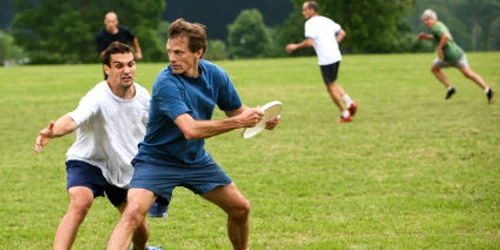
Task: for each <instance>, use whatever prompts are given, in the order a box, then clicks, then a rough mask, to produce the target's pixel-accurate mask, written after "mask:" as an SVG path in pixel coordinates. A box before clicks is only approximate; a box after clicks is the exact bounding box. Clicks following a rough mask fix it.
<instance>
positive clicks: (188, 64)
mask: <svg viewBox="0 0 500 250" xmlns="http://www.w3.org/2000/svg"><path fill="white" fill-rule="evenodd" d="M202 51H203V50H202V49H200V50H199V51H197V52H194V53H193V52H191V50H189V41H188V38H187V37H186V36H178V37H174V38H169V39H168V41H167V53H168V58H169V60H170V65H171V66H172V72H173V73H174V74H176V75H177V74H185V73H186V72H187V71H190V70H193V68H194V67H197V65H198V63H197V62H198V60H200V58H201V55H202V54H203V53H202Z"/></svg>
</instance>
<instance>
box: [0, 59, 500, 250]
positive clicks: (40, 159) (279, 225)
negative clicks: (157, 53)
mask: <svg viewBox="0 0 500 250" xmlns="http://www.w3.org/2000/svg"><path fill="white" fill-rule="evenodd" d="M434 57H435V55H433V54H418V55H414V54H405V55H363V56H361V55H359V56H358V55H356V56H345V57H344V61H343V62H342V65H341V68H340V79H339V83H340V84H341V85H342V86H343V87H344V88H345V89H346V91H347V92H348V93H349V94H350V96H351V97H353V98H354V99H355V100H356V101H357V102H358V105H359V109H358V114H356V116H355V118H354V121H353V122H352V123H351V124H341V125H338V124H336V123H335V120H336V119H337V118H338V116H339V112H338V110H336V109H335V108H334V105H333V103H332V101H331V100H330V99H329V97H328V95H327V93H326V91H325V89H324V87H323V84H322V81H321V78H320V74H319V68H318V67H317V65H316V58H313V57H311V58H294V59H278V60H252V61H234V62H231V61H227V62H220V63H219V64H220V65H221V66H222V67H224V68H225V69H226V70H227V72H228V73H229V75H230V76H231V78H232V80H233V82H234V83H235V85H236V87H237V89H238V91H239V93H240V95H241V97H242V99H243V101H244V102H245V103H246V104H247V105H249V106H257V105H262V104H265V103H267V102H268V101H271V100H275V99H277V100H280V101H281V102H283V104H284V109H283V112H282V123H281V124H280V126H279V128H278V129H277V130H275V131H272V132H265V133H263V134H260V135H258V136H257V137H255V138H252V139H248V140H243V139H242V138H241V134H240V131H233V132H230V133H227V134H224V135H222V136H219V137H216V138H211V139H209V140H208V141H207V147H208V150H209V151H210V152H211V153H212V155H213V156H214V158H215V159H216V160H217V161H218V162H219V163H220V164H221V165H222V166H223V167H224V168H225V169H226V171H227V172H228V173H229V175H230V176H231V177H232V178H233V180H234V181H235V182H236V184H237V185H238V186H239V188H240V190H241V191H242V192H243V193H244V194H245V195H246V196H247V198H248V199H249V200H250V202H251V205H252V212H251V235H250V241H251V249H499V248H500V103H499V102H500V98H499V97H500V53H469V54H468V59H469V63H470V64H471V66H472V68H473V69H474V70H475V71H476V72H477V73H479V74H481V75H482V76H483V77H484V79H485V80H486V81H487V83H488V84H490V85H491V86H492V87H493V89H495V90H497V95H498V96H497V102H496V103H493V104H491V105H488V104H487V102H486V97H485V96H484V94H483V92H482V91H481V90H480V89H479V88H478V87H477V86H475V85H474V84H473V83H472V82H471V81H469V80H467V79H465V78H464V77H463V76H462V75H460V74H459V72H458V71H456V70H454V69H449V70H446V71H445V72H446V73H447V74H448V76H449V77H450V79H451V80H452V82H453V83H454V85H455V87H456V88H457V90H458V91H457V94H456V95H455V96H454V97H453V98H452V99H451V100H449V101H444V96H445V89H444V88H443V86H442V85H441V84H440V83H438V82H437V80H436V79H434V77H433V76H432V75H431V73H430V70H429V69H430V64H431V62H432V60H433V59H434ZM164 66H165V64H144V63H139V64H138V71H137V77H136V81H137V82H139V83H140V84H142V85H143V86H145V87H146V88H147V89H149V90H150V89H151V85H152V83H153V80H154V78H155V77H156V74H157V73H158V71H159V70H160V69H162V68H163V67H164ZM101 79H102V69H101V66H100V65H71V66H26V67H12V68H0V88H1V90H2V91H0V104H1V105H0V111H1V120H0V140H1V142H2V143H1V144H0V151H1V153H0V191H1V195H0V249H49V248H50V247H51V244H52V240H53V236H54V232H55V229H56V227H57V225H58V223H59V220H60V218H61V217H62V215H63V214H64V212H65V211H66V206H67V204H68V198H67V195H66V191H65V185H66V175H65V165H64V159H65V152H66V150H67V149H68V147H69V146H70V145H71V144H72V142H73V141H74V136H67V137H66V138H61V139H57V140H54V141H52V142H51V143H50V144H49V145H48V146H47V147H46V148H45V149H44V151H42V153H41V154H40V155H38V156H37V155H35V153H34V152H33V146H34V141H35V137H36V136H37V133H38V131H39V130H40V129H41V128H43V127H44V126H46V124H47V123H48V122H49V121H50V120H51V119H56V118H57V117H59V116H61V115H63V114H64V113H65V112H68V111H71V110H72V109H74V108H75V107H76V105H77V103H78V100H79V99H80V97H82V96H83V95H84V94H85V93H86V92H87V91H88V90H89V89H90V88H91V87H92V86H93V85H95V84H96V83H97V82H98V81H100V80H101ZM216 117H222V113H221V112H219V111H218V112H217V113H216ZM118 218H119V216H118V213H117V212H116V211H115V209H114V208H113V207H112V206H111V205H110V203H109V202H108V201H107V199H104V198H99V199H97V200H96V201H95V203H94V205H93V207H92V209H91V210H90V213H89V215H88V216H87V219H86V220H85V222H84V223H83V225H82V227H81V228H80V231H79V235H78V237H77V240H76V242H75V245H74V249H104V248H105V246H106V242H107V239H108V236H109V235H110V234H111V231H112V229H113V228H114V226H115V223H116V222H117V220H118ZM225 221H226V219H225V215H224V214H223V213H222V211H220V210H219V209H218V208H216V207H215V206H214V205H211V204H209V203H208V202H206V201H204V200H202V199H200V198H199V197H197V196H195V195H193V194H192V193H191V192H190V191H188V190H186V189H183V188H178V189H176V192H175V193H174V198H173V201H172V203H171V206H170V210H169V218H167V219H148V223H149V226H150V229H151V239H150V243H151V244H152V245H162V246H163V247H164V248H165V249H231V245H230V243H229V240H228V239H227V236H226V227H225Z"/></svg>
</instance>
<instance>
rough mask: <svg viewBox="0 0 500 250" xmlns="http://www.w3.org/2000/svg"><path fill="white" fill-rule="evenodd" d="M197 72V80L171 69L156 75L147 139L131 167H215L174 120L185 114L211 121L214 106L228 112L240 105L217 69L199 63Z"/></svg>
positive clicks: (201, 145) (200, 144)
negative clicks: (142, 165) (211, 165)
mask: <svg viewBox="0 0 500 250" xmlns="http://www.w3.org/2000/svg"><path fill="white" fill-rule="evenodd" d="M199 69H200V76H199V77H198V78H189V77H186V76H184V75H175V74H173V72H172V68H171V66H168V67H167V68H165V69H163V70H162V71H161V72H160V73H159V74H158V76H157V77H156V81H155V83H154V84H153V93H152V97H151V105H150V110H149V122H148V128H147V131H146V136H145V137H144V141H143V142H141V143H140V144H139V152H138V153H137V155H136V157H135V158H134V160H133V163H135V162H145V163H150V164H155V165H169V166H204V165H208V164H213V163H214V161H213V159H212V157H211V156H210V155H209V154H208V153H207V152H206V151H205V148H204V145H205V140H204V139H195V140H187V139H186V138H185V137H184V134H183V133H182V131H181V130H180V129H179V128H178V127H177V125H176V124H175V123H174V120H175V118H177V117H178V116H179V115H182V114H185V113H188V114H190V115H191V116H192V117H193V119H195V120H210V119H211V118H212V114H213V111H214V108H215V105H217V106H218V107H219V108H220V109H221V110H223V111H231V110H235V109H238V108H240V107H241V105H242V104H241V100H240V98H239V96H238V93H237V92H236V89H235V88H234V85H233V83H232V82H231V80H230V79H229V77H228V75H227V74H226V72H224V71H223V70H222V69H221V68H220V67H219V66H217V65H215V64H213V63H210V62H208V61H205V60H200V61H199Z"/></svg>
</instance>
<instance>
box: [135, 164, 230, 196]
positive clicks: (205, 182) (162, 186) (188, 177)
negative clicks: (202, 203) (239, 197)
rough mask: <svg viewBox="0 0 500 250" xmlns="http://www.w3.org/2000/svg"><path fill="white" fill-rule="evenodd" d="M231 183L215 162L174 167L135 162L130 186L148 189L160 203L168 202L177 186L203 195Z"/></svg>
mask: <svg viewBox="0 0 500 250" xmlns="http://www.w3.org/2000/svg"><path fill="white" fill-rule="evenodd" d="M231 183H232V180H231V178H229V176H228V175H227V174H226V172H224V170H222V168H221V167H220V166H219V165H217V164H210V165H207V166H197V167H189V166H186V167H174V166H166V165H161V166H158V165H151V164H148V163H141V162H137V163H135V170H134V176H133V177H132V181H131V182H130V188H142V189H146V190H149V191H151V192H153V193H155V194H156V195H157V196H158V202H160V204H162V203H165V202H170V200H171V199H172V191H173V190H174V188H175V187H178V186H182V187H185V188H188V189H189V190H191V191H193V192H194V193H195V194H200V195H203V194H205V193H207V192H208V191H210V190H212V189H214V188H216V187H220V186H227V185H229V184H231Z"/></svg>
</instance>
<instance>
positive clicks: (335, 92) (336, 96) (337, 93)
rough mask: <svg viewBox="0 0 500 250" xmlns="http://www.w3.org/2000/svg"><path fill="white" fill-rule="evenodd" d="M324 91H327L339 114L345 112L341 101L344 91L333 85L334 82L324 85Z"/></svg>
mask: <svg viewBox="0 0 500 250" xmlns="http://www.w3.org/2000/svg"><path fill="white" fill-rule="evenodd" d="M326 89H327V90H328V93H329V94H330V96H331V97H332V100H333V102H334V103H335V105H337V107H338V108H339V110H340V112H343V111H345V110H346V107H345V105H344V101H343V100H342V96H344V95H345V92H344V89H342V87H340V86H339V85H337V84H335V82H331V83H329V84H327V85H326Z"/></svg>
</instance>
